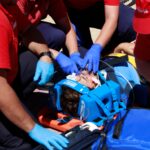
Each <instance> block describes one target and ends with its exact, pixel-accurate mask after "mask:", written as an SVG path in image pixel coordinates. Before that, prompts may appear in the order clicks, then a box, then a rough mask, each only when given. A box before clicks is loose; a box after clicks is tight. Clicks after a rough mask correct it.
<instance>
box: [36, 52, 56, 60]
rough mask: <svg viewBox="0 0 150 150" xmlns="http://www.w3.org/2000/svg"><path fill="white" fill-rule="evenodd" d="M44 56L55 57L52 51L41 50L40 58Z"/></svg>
mask: <svg viewBox="0 0 150 150" xmlns="http://www.w3.org/2000/svg"><path fill="white" fill-rule="evenodd" d="M42 56H48V57H49V58H51V59H53V57H52V53H51V52H50V51H47V52H41V53H40V54H39V58H40V57H42Z"/></svg>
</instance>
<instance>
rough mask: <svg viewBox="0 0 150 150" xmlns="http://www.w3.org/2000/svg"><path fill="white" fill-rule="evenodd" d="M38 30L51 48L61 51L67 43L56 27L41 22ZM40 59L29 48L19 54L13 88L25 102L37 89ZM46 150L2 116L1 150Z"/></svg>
mask: <svg viewBox="0 0 150 150" xmlns="http://www.w3.org/2000/svg"><path fill="white" fill-rule="evenodd" d="M36 28H37V29H38V30H39V31H40V32H41V35H42V36H43V38H44V39H45V41H46V43H47V44H48V46H49V47H50V48H54V49H57V50H59V49H60V48H61V47H62V46H63V45H64V41H65V34H64V33H63V31H61V30H59V29H58V28H57V27H56V26H55V25H52V24H49V23H44V22H41V23H40V24H39V25H37V26H36ZM37 61H38V58H37V56H36V55H34V54H33V53H32V52H30V51H28V50H27V48H25V47H21V48H20V54H19V72H18V76H17V78H16V80H15V81H14V84H13V88H14V90H15V91H16V93H17V94H18V96H19V97H20V99H21V100H23V99H24V98H25V97H27V96H29V95H30V94H31V93H32V92H33V90H34V89H35V88H36V84H35V83H34V82H33V76H34V73H35V68H36V64H37ZM31 149H32V150H44V149H45V148H43V147H42V146H41V145H38V143H35V142H34V141H33V140H31V139H30V138H29V137H28V136H27V134H26V133H24V132H23V131H22V130H20V129H19V128H17V127H16V126H15V125H13V124H12V123H11V122H10V121H9V120H7V118H6V117H5V116H4V115H3V114H0V150H31Z"/></svg>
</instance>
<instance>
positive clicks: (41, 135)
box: [28, 124, 69, 150]
mask: <svg viewBox="0 0 150 150" xmlns="http://www.w3.org/2000/svg"><path fill="white" fill-rule="evenodd" d="M28 134H29V136H30V137H31V138H32V139H33V140H35V141H36V142H38V143H40V144H42V145H44V146H45V147H46V148H47V149H48V150H53V148H56V149H58V150H63V149H64V148H66V147H67V144H68V143H69V141H68V140H67V139H66V138H65V137H63V136H62V135H60V134H58V133H56V132H54V131H50V130H48V129H46V128H43V127H42V126H40V125H38V124H35V126H34V128H33V129H32V130H31V131H29V133H28Z"/></svg>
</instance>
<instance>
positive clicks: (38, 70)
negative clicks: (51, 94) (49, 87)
mask: <svg viewBox="0 0 150 150" xmlns="http://www.w3.org/2000/svg"><path fill="white" fill-rule="evenodd" d="M40 76H41V69H40V68H36V71H35V75H34V78H33V80H34V81H38V80H39V78H40Z"/></svg>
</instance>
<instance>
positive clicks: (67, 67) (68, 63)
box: [55, 53, 78, 74]
mask: <svg viewBox="0 0 150 150" xmlns="http://www.w3.org/2000/svg"><path fill="white" fill-rule="evenodd" d="M55 60H56V61H57V62H58V64H59V65H60V67H61V69H62V70H63V71H64V72H65V73H67V74H70V73H73V72H75V73H78V68H77V66H76V64H75V62H74V61H72V60H71V59H70V58H69V57H67V56H65V55H64V54H62V53H59V54H58V56H57V57H56V59H55Z"/></svg>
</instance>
